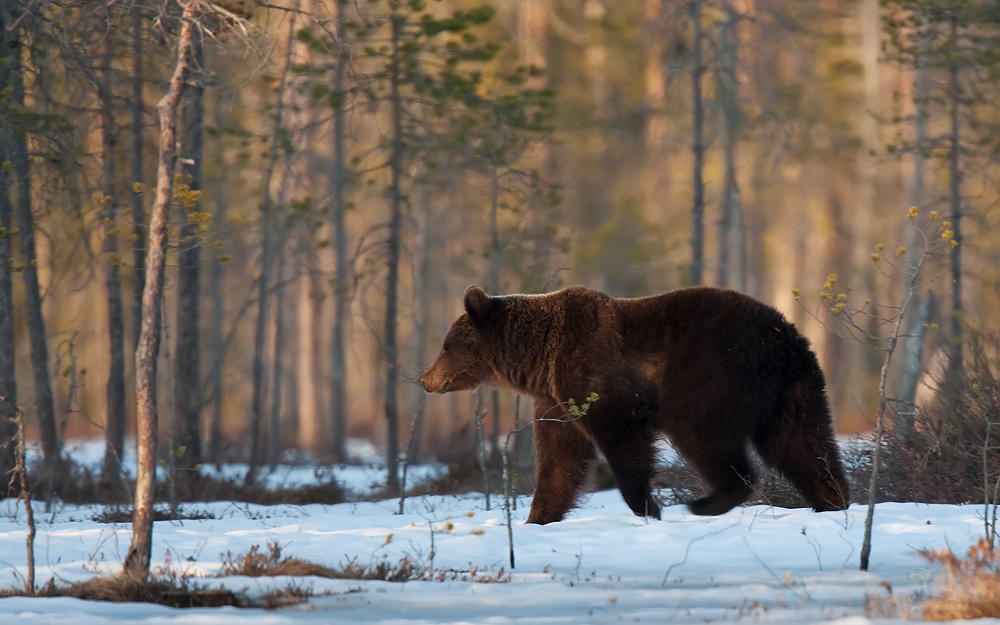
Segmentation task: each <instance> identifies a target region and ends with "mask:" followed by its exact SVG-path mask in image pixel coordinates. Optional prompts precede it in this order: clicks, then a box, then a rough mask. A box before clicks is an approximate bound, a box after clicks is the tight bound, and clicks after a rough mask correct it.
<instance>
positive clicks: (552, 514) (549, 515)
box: [528, 399, 596, 525]
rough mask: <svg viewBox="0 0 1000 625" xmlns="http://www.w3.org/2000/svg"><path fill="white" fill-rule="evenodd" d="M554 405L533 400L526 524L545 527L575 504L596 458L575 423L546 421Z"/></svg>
mask: <svg viewBox="0 0 1000 625" xmlns="http://www.w3.org/2000/svg"><path fill="white" fill-rule="evenodd" d="M554 405H555V402H543V401H540V400H537V399H536V400H535V422H534V424H533V425H532V429H533V432H534V438H535V496H534V498H533V499H532V500H531V514H529V515H528V523H538V524H539V525H545V524H546V523H553V522H555V521H561V520H562V518H563V516H564V515H565V514H566V512H568V511H569V509H570V508H572V507H573V505H574V504H575V503H576V495H577V493H578V492H579V491H580V487H581V486H583V482H584V480H586V479H587V474H588V473H589V471H590V465H591V464H592V463H593V460H594V458H595V457H596V454H595V452H594V444H593V443H592V442H590V439H588V438H587V436H586V435H585V434H584V433H583V432H582V431H581V430H580V428H579V427H577V425H576V424H575V423H572V422H569V421H555V420H551V421H547V420H541V419H555V418H556V417H557V416H558V415H555V416H554V413H555V411H552V412H551V413H550V412H549V410H550V408H552V406H554Z"/></svg>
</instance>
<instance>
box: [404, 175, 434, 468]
mask: <svg viewBox="0 0 1000 625" xmlns="http://www.w3.org/2000/svg"><path fill="white" fill-rule="evenodd" d="M419 198H420V199H419V205H418V207H419V208H418V212H417V215H416V225H417V250H416V252H417V254H416V257H417V267H416V272H415V275H414V285H413V287H414V290H415V291H416V298H417V301H416V308H415V309H414V311H413V317H414V324H415V325H416V333H417V344H416V348H415V354H414V358H415V359H416V361H417V363H418V364H417V366H418V367H423V366H424V365H426V364H427V363H428V362H430V358H429V356H428V354H427V321H428V319H429V317H430V315H429V310H428V308H429V307H430V303H431V293H430V290H431V285H430V273H429V271H428V266H429V262H430V249H431V240H430V239H431V233H430V229H431V219H430V213H431V200H430V197H428V193H427V189H426V186H422V187H421V189H420V191H419ZM417 392H418V393H419V396H418V398H417V402H416V405H417V408H416V411H415V412H414V417H413V429H412V431H411V432H410V440H411V442H410V445H409V449H408V453H407V458H406V462H407V464H409V463H416V462H420V455H421V453H422V447H423V434H424V420H425V417H426V414H425V409H426V405H427V393H425V392H424V390H423V389H422V388H420V387H419V386H417ZM404 486H405V485H404Z"/></svg>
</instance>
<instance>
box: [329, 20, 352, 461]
mask: <svg viewBox="0 0 1000 625" xmlns="http://www.w3.org/2000/svg"><path fill="white" fill-rule="evenodd" d="M343 9H344V5H342V4H338V5H337V9H336V10H337V18H336V19H337V40H338V41H344V34H345V33H344V10H343ZM341 55H342V57H341V58H339V59H337V67H336V69H335V70H334V76H333V92H334V93H341V92H342V91H343V89H344V68H345V66H346V65H347V58H346V54H345V53H344V52H341ZM345 125H346V122H345V119H344V111H343V109H340V110H335V111H333V167H332V168H331V170H330V188H331V193H332V194H333V210H332V211H331V215H330V218H331V219H332V221H333V251H334V254H335V255H336V276H335V280H334V284H333V328H332V333H333V336H332V337H331V343H332V353H331V354H330V357H331V358H330V360H331V362H330V391H331V395H332V396H331V401H330V413H331V414H330V422H331V426H332V429H333V432H332V442H331V451H332V452H333V460H334V462H344V461H346V460H347V454H346V450H345V441H346V436H347V413H346V404H347V402H346V397H345V394H346V392H347V382H346V378H347V368H346V359H345V354H344V350H345V346H344V332H345V330H346V328H347V302H348V299H347V296H348V292H349V290H350V285H349V282H348V281H349V277H348V267H347V233H346V230H345V224H344V213H345V210H346V204H345V201H344V196H345V193H346V188H345V180H346V177H347V165H346V163H345V162H344V154H345V149H344V146H345V132H344V126H345Z"/></svg>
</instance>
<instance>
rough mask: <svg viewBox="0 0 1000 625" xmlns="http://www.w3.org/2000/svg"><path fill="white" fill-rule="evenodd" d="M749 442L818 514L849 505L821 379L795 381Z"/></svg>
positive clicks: (842, 467) (847, 492)
mask: <svg viewBox="0 0 1000 625" xmlns="http://www.w3.org/2000/svg"><path fill="white" fill-rule="evenodd" d="M753 443H754V447H756V449H757V453H758V454H760V457H761V459H762V460H763V461H764V462H766V463H767V464H769V465H771V466H772V467H774V468H775V469H777V470H778V471H779V472H780V473H781V474H782V475H784V476H785V477H787V478H788V479H789V481H791V482H792V484H794V485H795V488H797V489H798V490H799V492H800V493H802V495H803V496H804V497H805V498H806V501H808V502H809V504H810V505H811V506H812V507H813V509H814V510H816V511H817V512H825V511H830V510H843V509H844V508H846V507H847V506H848V503H849V487H848V485H847V479H846V478H845V476H844V466H843V464H842V463H841V460H840V449H839V448H838V447H837V442H836V440H835V439H834V435H833V426H832V423H831V420H830V409H829V404H828V402H827V399H826V394H825V393H824V391H823V387H822V381H821V380H819V381H813V383H812V384H809V383H800V384H799V385H797V386H796V387H795V388H794V389H793V390H792V392H791V393H790V394H789V399H788V401H787V402H786V404H785V406H783V407H781V408H779V409H778V414H777V415H776V418H775V420H774V421H773V422H771V423H768V424H766V425H765V426H764V427H761V428H760V429H758V430H757V431H756V432H754V434H753Z"/></svg>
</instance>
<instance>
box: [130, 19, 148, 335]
mask: <svg viewBox="0 0 1000 625" xmlns="http://www.w3.org/2000/svg"><path fill="white" fill-rule="evenodd" d="M143 19H144V17H143V8H142V6H141V5H140V4H138V3H137V4H135V5H134V6H133V7H132V99H131V101H130V102H129V115H130V117H131V125H132V146H131V154H130V155H129V156H130V158H129V160H131V168H132V184H131V187H132V234H133V235H134V236H133V243H132V258H133V262H134V263H135V270H134V271H133V272H132V326H133V330H132V332H133V341H134V342H135V348H136V349H138V347H139V333H140V331H141V326H142V324H141V321H140V320H141V319H142V291H143V289H144V288H145V286H146V272H145V271H144V269H145V267H146V239H148V238H149V230H148V229H147V227H146V210H145V208H144V207H143V197H144V196H143V184H144V183H143V179H144V176H143V168H142V163H143V158H142V157H143V139H142V133H143V121H144V119H143V118H144V115H145V113H144V109H145V106H144V105H143V99H142V82H143V77H142V59H143V55H144V54H145V52H144V51H143V37H145V32H144V28H143Z"/></svg>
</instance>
